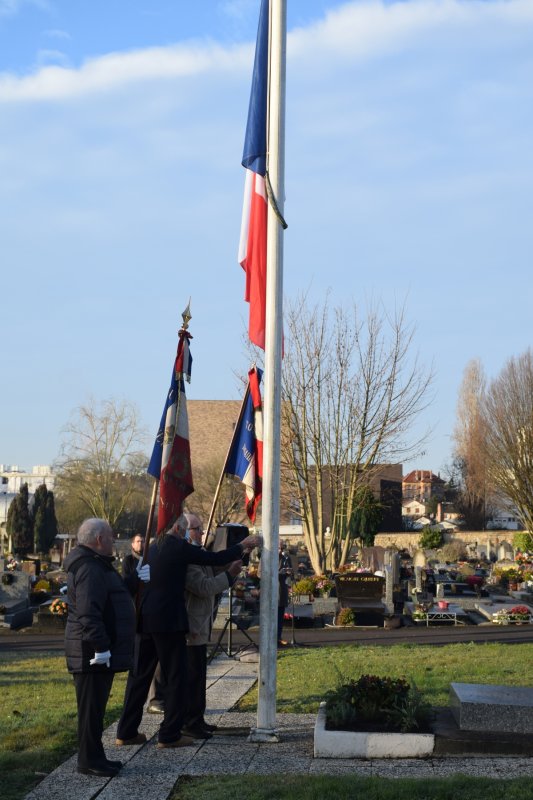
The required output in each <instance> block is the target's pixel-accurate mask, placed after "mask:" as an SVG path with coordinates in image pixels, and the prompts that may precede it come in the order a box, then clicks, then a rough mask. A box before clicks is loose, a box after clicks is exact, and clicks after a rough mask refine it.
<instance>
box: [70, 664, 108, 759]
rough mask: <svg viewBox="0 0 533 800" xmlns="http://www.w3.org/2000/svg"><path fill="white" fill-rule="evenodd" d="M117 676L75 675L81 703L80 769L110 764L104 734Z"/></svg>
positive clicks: (79, 722)
mask: <svg viewBox="0 0 533 800" xmlns="http://www.w3.org/2000/svg"><path fill="white" fill-rule="evenodd" d="M114 677H115V673H114V672H111V671H108V672H78V673H75V674H74V675H73V678H74V685H75V687H76V700H77V703H78V746H79V752H78V766H79V767H97V766H99V765H102V764H103V762H105V761H106V755H105V752H104V746H103V744H102V733H103V731H104V714H105V707H106V705H107V701H108V699H109V694H110V692H111V686H112V685H113V678H114Z"/></svg>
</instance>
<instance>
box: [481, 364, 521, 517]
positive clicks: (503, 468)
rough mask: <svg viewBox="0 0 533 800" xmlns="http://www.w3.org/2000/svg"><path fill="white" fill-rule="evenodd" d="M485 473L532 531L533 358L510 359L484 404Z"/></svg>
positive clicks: (489, 391)
mask: <svg viewBox="0 0 533 800" xmlns="http://www.w3.org/2000/svg"><path fill="white" fill-rule="evenodd" d="M483 416H484V420H485V457H486V463H487V474H488V475H489V477H490V479H491V481H492V482H493V483H494V485H495V486H496V487H497V488H498V489H499V490H500V491H501V493H502V494H503V495H505V497H506V498H507V499H508V500H510V501H511V503H512V504H513V505H514V506H515V507H516V509H517V511H518V514H519V516H520V518H521V520H522V522H523V524H524V526H525V528H526V529H527V530H528V531H533V355H532V353H531V350H527V351H526V352H525V353H523V354H522V355H520V356H518V358H510V359H509V360H508V361H507V363H506V364H505V366H504V368H503V369H502V371H501V372H500V374H499V375H498V377H497V378H495V380H493V381H492V382H491V384H490V386H489V388H488V390H487V392H486V394H485V398H484V402H483Z"/></svg>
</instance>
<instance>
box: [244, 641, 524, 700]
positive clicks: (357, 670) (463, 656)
mask: <svg viewBox="0 0 533 800" xmlns="http://www.w3.org/2000/svg"><path fill="white" fill-rule="evenodd" d="M364 674H373V675H380V676H385V675H386V676H389V677H392V678H402V677H405V678H407V680H408V681H409V682H410V683H413V682H414V683H415V684H416V686H417V687H418V689H419V690H420V691H421V692H422V693H423V695H424V697H425V699H426V700H427V701H428V702H429V703H430V704H431V705H433V706H446V705H448V694H449V686H450V683H451V682H452V681H455V682H459V683H496V684H499V683H502V684H508V685H510V686H532V685H533V644H516V645H509V644H502V643H498V642H490V643H487V644H471V643H468V644H450V645H443V646H439V647H433V646H431V645H410V644H405V645H394V646H393V647H381V646H380V647H361V646H359V645H344V646H337V647H317V648H309V649H307V648H301V649H298V650H285V651H282V652H281V653H280V654H279V658H278V710H279V711H284V712H287V713H289V712H292V713H297V714H299V713H314V712H316V711H317V710H318V705H319V703H320V701H321V700H323V699H324V692H326V691H327V690H328V689H333V688H334V687H335V686H336V685H337V683H338V681H339V680H340V678H341V676H342V677H348V678H358V677H359V676H360V675H364ZM256 708H257V688H256V687H254V688H253V689H251V690H250V691H249V692H248V693H247V694H246V695H245V696H244V697H243V698H242V700H241V701H240V703H239V706H238V709H236V710H238V711H255V710H256Z"/></svg>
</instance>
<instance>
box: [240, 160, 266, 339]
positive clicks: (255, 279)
mask: <svg viewBox="0 0 533 800" xmlns="http://www.w3.org/2000/svg"><path fill="white" fill-rule="evenodd" d="M252 181H253V184H252V191H251V193H250V216H249V221H248V237H247V241H246V255H245V257H244V259H243V261H242V262H241V265H242V266H243V268H244V270H245V271H246V289H245V295H244V296H245V299H246V300H247V301H248V302H249V303H250V318H249V326H248V334H249V337H250V341H251V342H253V343H254V344H256V345H257V346H258V347H261V348H262V349H263V350H264V349H265V319H266V272H267V264H266V251H267V212H268V209H267V199H266V191H265V179H264V178H263V177H262V176H261V175H257V174H256V173H253V177H252Z"/></svg>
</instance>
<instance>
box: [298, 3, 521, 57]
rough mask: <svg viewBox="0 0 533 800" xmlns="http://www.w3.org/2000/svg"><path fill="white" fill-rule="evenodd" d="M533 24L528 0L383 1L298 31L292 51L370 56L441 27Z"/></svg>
mask: <svg viewBox="0 0 533 800" xmlns="http://www.w3.org/2000/svg"><path fill="white" fill-rule="evenodd" d="M484 22H487V23H495V22H496V23H497V22H501V23H505V22H506V23H508V24H511V25H520V24H522V23H531V22H533V3H531V1H530V0H491V1H490V2H486V0H412V2H399V3H393V4H392V5H385V4H384V3H383V2H381V0H365V1H364V2H354V3H347V4H346V5H344V6H342V7H340V8H339V9H336V10H334V11H331V12H330V13H329V14H328V15H327V16H326V19H325V20H322V21H320V22H317V23H315V24H314V25H312V26H310V27H309V28H305V29H301V30H298V31H294V32H293V33H292V35H291V37H290V47H291V54H292V55H293V56H294V57H302V56H303V57H307V56H308V54H309V51H310V50H313V51H314V52H315V53H317V52H324V51H328V52H330V53H331V54H336V55H337V56H341V57H347V56H348V57H350V58H351V59H355V58H359V59H361V58H366V57H369V56H373V55H380V54H382V53H385V52H388V51H396V50H398V49H403V48H404V47H405V45H406V44H407V43H408V42H409V41H410V40H412V39H413V38H415V37H420V34H422V33H424V32H427V31H431V30H439V29H449V28H454V29H455V30H458V29H465V30H472V29H475V28H477V27H478V26H479V25H480V24H482V23H484Z"/></svg>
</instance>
